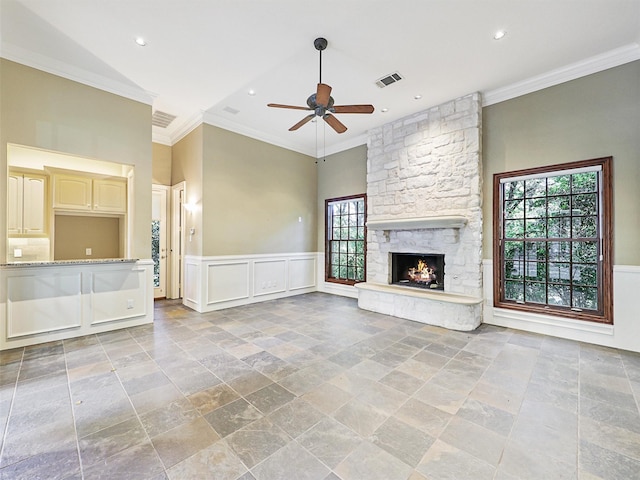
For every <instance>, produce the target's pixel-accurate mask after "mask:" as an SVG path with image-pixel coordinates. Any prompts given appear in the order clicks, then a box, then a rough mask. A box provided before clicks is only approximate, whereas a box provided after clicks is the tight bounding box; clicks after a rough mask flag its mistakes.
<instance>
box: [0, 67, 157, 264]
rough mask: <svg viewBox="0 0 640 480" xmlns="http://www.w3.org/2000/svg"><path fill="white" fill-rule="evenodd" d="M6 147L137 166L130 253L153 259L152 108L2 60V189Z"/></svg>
mask: <svg viewBox="0 0 640 480" xmlns="http://www.w3.org/2000/svg"><path fill="white" fill-rule="evenodd" d="M7 143H15V144H19V145H25V146H30V147H37V148H42V149H46V150H53V151H57V152H63V153H70V154H72V155H79V156H84V157H88V158H94V159H99V160H106V161H110V162H117V163H124V164H128V165H133V166H134V167H135V178H134V184H133V185H132V191H133V195H134V198H133V202H132V204H133V205H134V210H133V212H130V213H131V214H132V215H133V217H132V218H133V220H132V223H131V231H130V236H131V251H130V252H129V255H130V256H131V257H135V258H151V236H150V235H149V224H150V221H151V163H152V162H151V107H150V105H146V104H144V103H140V102H136V101H133V100H129V99H126V98H123V97H120V96H118V95H113V94H111V93H107V92H104V91H101V90H98V89H95V88H92V87H88V86H86V85H82V84H79V83H76V82H73V81H71V80H67V79H64V78H61V77H58V76H55V75H51V74H48V73H45V72H42V71H39V70H36V69H33V68H30V67H26V66H24V65H20V64H17V63H14V62H10V61H8V60H5V59H0V185H6V184H7ZM0 202H1V203H0V262H1V261H4V259H5V257H6V237H7V235H6V234H7V232H6V224H7V223H6V198H5V197H4V196H3V197H2V199H1V200H0Z"/></svg>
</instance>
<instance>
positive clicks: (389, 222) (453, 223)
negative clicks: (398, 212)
mask: <svg viewBox="0 0 640 480" xmlns="http://www.w3.org/2000/svg"><path fill="white" fill-rule="evenodd" d="M466 224H467V218H466V217H464V216H462V215H441V216H433V217H416V218H395V219H393V218H390V219H385V220H369V221H368V222H367V228H368V229H370V230H418V229H427V228H462V227H464V226H465V225H466Z"/></svg>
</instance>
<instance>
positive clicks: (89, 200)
mask: <svg viewBox="0 0 640 480" xmlns="http://www.w3.org/2000/svg"><path fill="white" fill-rule="evenodd" d="M53 182H54V183H53V208H54V209H58V210H73V211H85V212H101V213H126V212H127V181H126V180H125V179H122V180H120V179H113V178H91V177H83V176H79V175H78V176H76V175H65V174H56V175H54V177H53Z"/></svg>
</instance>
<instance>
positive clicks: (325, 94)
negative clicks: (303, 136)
mask: <svg viewBox="0 0 640 480" xmlns="http://www.w3.org/2000/svg"><path fill="white" fill-rule="evenodd" d="M328 44H329V42H327V39H326V38H322V37H320V38H316V39H315V40H314V41H313V46H314V47H315V49H316V50H318V53H319V55H320V77H319V82H318V86H317V88H316V93H313V94H311V95H309V98H307V106H306V107H298V106H295V105H283V104H280V103H269V104H267V106H268V107H275V108H288V109H293V110H307V111H312V112H313V113H311V114H309V115H307V116H306V117H304V118H303V119H302V120H300V121H299V122H298V123H296V124H295V125H293V126H292V127H291V128H290V129H289V131H290V132H292V131H294V130H297V129H299V128H300V127H301V126H303V125H304V124H305V123H307V122H309V121H310V120H311V119H313V118H314V117H316V116H318V117H322V119H323V120H324V121H325V122H327V124H328V125H329V126H330V127H331V128H333V129H334V130H335V131H336V132H337V133H344V132H346V131H347V127H346V126H345V125H344V124H343V123H342V122H341V121H340V120H338V119H337V118H336V117H335V115H334V114H336V113H373V111H374V108H373V105H334V100H333V97H332V96H331V90H332V89H331V87H330V86H329V85H327V84H326V83H322V51H323V50H324V49H326V48H327V45H328Z"/></svg>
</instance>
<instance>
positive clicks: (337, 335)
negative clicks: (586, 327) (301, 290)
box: [0, 293, 640, 480]
mask: <svg viewBox="0 0 640 480" xmlns="http://www.w3.org/2000/svg"><path fill="white" fill-rule="evenodd" d="M0 365H1V368H0V429H1V431H2V444H1V450H0V479H2V480H4V479H7V480H8V479H12V480H13V479H81V478H84V479H87V480H89V479H99V478H103V479H151V480H159V479H166V478H169V479H190V478H194V479H229V480H233V479H242V480H250V479H257V480H267V479H286V480H288V479H295V480H298V479H309V480H314V479H318V480H322V479H327V480H328V479H333V480H335V479H342V480H376V479H380V480H395V479H399V480H400V479H401V480H407V479H410V480H424V479H429V480H439V479H455V480H463V479H473V480H482V479H497V480H498V479H499V480H512V479H553V480H555V479H577V478H580V479H589V480H594V479H599V478H602V479H616V480H622V479H625V480H626V479H640V414H639V409H638V405H639V402H640V355H638V354H634V353H629V352H623V351H617V350H613V349H607V348H602V347H597V346H593V345H587V344H582V343H578V342H572V341H567V340H561V339H556V338H552V337H546V336H542V335H534V334H529V333H524V332H519V331H515V330H509V329H504V328H498V327H492V326H488V325H483V326H481V327H480V328H479V329H478V330H477V331H475V332H471V333H463V332H455V331H448V330H445V329H442V328H436V327H431V326H427V325H423V324H419V323H415V322H410V321H406V320H401V319H398V318H393V317H388V316H385V315H379V314H375V313H371V312H366V311H362V310H359V309H358V308H357V303H356V301H355V300H352V299H347V298H342V297H335V296H330V295H326V294H321V293H314V294H308V295H301V296H298V297H291V298H287V299H282V300H277V301H270V302H265V303H260V304H255V305H251V306H244V307H239V308H233V309H228V310H224V311H220V312H214V313H208V314H198V313H195V312H193V311H191V310H188V309H186V308H184V307H183V306H182V305H180V304H179V303H177V302H175V301H162V302H158V303H156V308H155V323H154V325H149V326H143V327H136V328H130V329H127V330H120V331H116V332H111V333H105V334H100V335H93V336H89V337H83V338H78V339H72V340H65V341H61V342H54V343H49V344H45V345H40V346H33V347H27V348H20V349H15V350H11V351H5V352H1V353H0Z"/></svg>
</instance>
